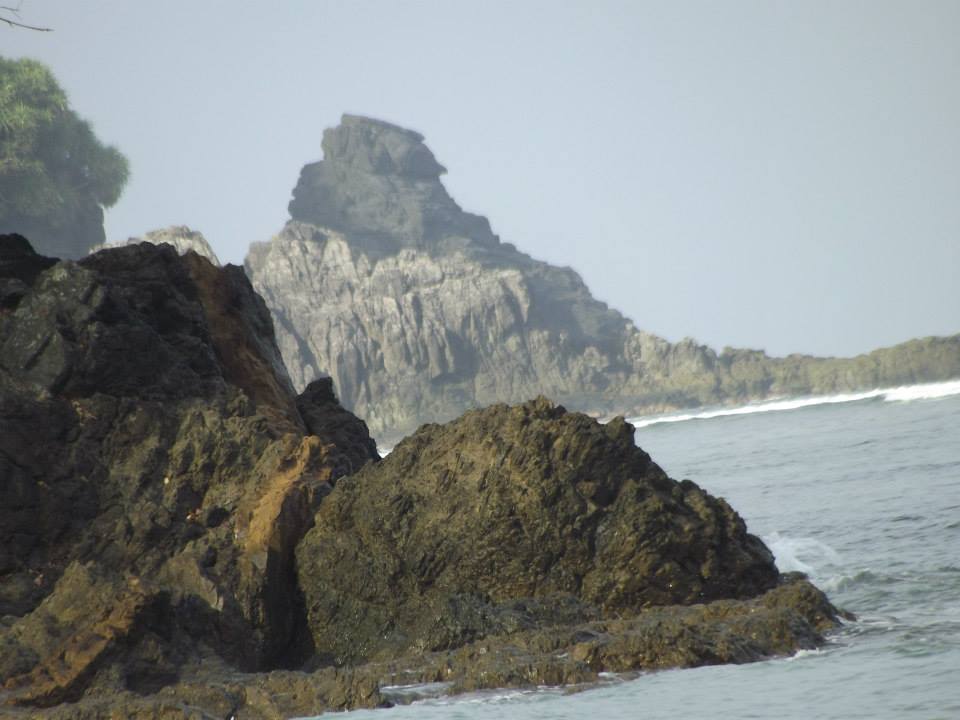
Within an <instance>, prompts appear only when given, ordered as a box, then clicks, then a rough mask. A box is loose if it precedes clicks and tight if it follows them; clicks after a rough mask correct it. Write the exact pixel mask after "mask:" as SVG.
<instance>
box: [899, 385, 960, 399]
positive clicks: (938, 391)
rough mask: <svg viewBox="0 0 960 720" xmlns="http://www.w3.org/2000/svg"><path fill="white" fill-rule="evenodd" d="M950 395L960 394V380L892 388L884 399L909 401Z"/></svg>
mask: <svg viewBox="0 0 960 720" xmlns="http://www.w3.org/2000/svg"><path fill="white" fill-rule="evenodd" d="M950 395H960V380H948V381H947V382H940V383H926V384H924V385H904V386H903V387H897V388H891V389H889V390H886V391H885V392H884V395H883V399H884V400H886V401H887V402H909V401H910V400H935V399H937V398H943V397H948V396H950Z"/></svg>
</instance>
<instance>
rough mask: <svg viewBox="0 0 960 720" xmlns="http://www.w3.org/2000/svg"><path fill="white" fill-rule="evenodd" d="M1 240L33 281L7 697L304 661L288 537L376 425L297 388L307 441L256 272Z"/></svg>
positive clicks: (17, 377) (16, 431) (11, 565)
mask: <svg viewBox="0 0 960 720" xmlns="http://www.w3.org/2000/svg"><path fill="white" fill-rule="evenodd" d="M2 248H3V249H2V251H0V276H2V277H0V282H2V281H3V280H10V279H13V280H16V281H18V282H20V283H21V285H22V287H21V289H20V290H19V292H20V293H21V294H20V297H19V298H18V299H17V300H16V302H15V303H14V302H11V303H10V304H9V305H8V306H7V307H6V309H5V310H4V311H3V312H2V313H0V616H6V617H4V619H3V622H2V623H0V648H2V652H0V684H2V685H3V687H5V688H6V691H7V692H8V693H9V694H8V696H7V701H8V702H14V703H17V704H30V705H51V704H55V703H59V702H63V701H74V700H77V699H79V698H81V697H84V696H86V695H87V694H89V693H90V692H94V691H96V692H104V691H107V690H112V691H115V692H119V691H123V692H127V691H129V692H132V693H138V694H149V693H153V692H154V691H156V690H158V689H160V688H161V687H164V686H166V685H170V684H172V683H175V682H177V681H178V679H180V678H181V675H182V673H183V671H184V668H189V667H191V666H193V665H195V664H196V663H199V662H200V661H201V660H203V661H204V662H209V661H210V658H221V659H222V662H224V663H226V666H225V667H230V666H232V667H235V668H240V669H245V670H261V669H270V668H276V667H286V666H294V665H297V664H298V663H300V662H302V660H303V659H305V658H306V657H308V656H309V655H310V653H311V645H310V641H309V638H310V636H309V633H307V632H305V631H304V629H305V615H304V611H303V606H302V602H301V598H300V596H299V594H298V592H297V588H296V577H295V573H294V565H293V559H294V558H293V550H294V547H295V545H296V544H297V542H298V541H299V540H300V538H301V537H302V536H303V534H304V533H305V532H306V531H307V529H308V528H309V527H310V525H311V523H312V522H313V515H314V513H315V511H316V507H317V505H318V503H319V501H320V499H321V498H322V497H323V495H324V494H326V493H327V492H328V491H329V488H330V487H331V485H332V484H333V483H335V482H336V480H337V478H338V477H339V476H340V475H342V474H343V473H345V472H347V471H348V470H349V469H352V468H355V467H359V466H360V465H361V464H362V463H363V462H364V460H368V459H375V458H376V449H375V446H374V445H373V444H372V442H371V441H370V440H369V436H368V435H367V434H366V427H365V426H364V425H363V423H362V422H360V421H358V420H357V419H356V418H355V417H353V416H352V415H350V414H349V413H347V412H345V411H343V409H342V408H340V407H339V406H338V405H337V404H336V402H335V400H334V399H333V398H328V399H327V401H326V402H325V403H321V404H317V403H314V404H311V403H310V402H309V401H301V404H302V405H303V407H305V408H309V410H310V425H311V427H312V428H313V429H314V430H315V431H316V432H315V433H313V434H311V433H308V431H307V429H306V428H307V423H306V422H305V421H304V418H303V417H301V415H300V410H299V409H298V398H297V397H296V396H295V395H294V393H293V390H292V387H291V385H290V381H289V379H288V378H287V375H286V371H285V370H284V368H283V363H282V360H281V359H280V356H279V352H278V351H277V349H276V345H275V343H274V336H273V326H272V323H271V320H270V316H269V314H268V312H267V310H266V307H265V306H264V304H263V301H262V300H261V299H260V298H259V297H258V296H257V295H256V294H255V293H254V292H253V291H252V289H251V287H250V284H249V282H247V280H246V277H245V276H244V274H243V272H242V270H240V269H239V268H236V267H232V266H227V267H226V268H223V269H219V268H216V267H214V266H213V265H211V264H210V263H209V262H208V261H207V260H205V259H203V258H201V257H199V256H198V255H195V254H188V255H187V256H185V257H180V256H179V255H178V254H177V253H176V252H175V250H174V249H173V248H171V247H169V246H161V247H157V246H154V245H151V244H148V243H144V244H140V245H134V246H130V247H123V248H119V249H114V250H106V251H103V252H100V253H97V254H95V255H92V256H90V257H88V258H85V259H84V260H81V261H79V262H59V263H57V262H56V261H54V260H50V259H45V258H41V257H39V256H36V255H35V254H34V253H33V252H32V250H30V249H29V246H26V245H25V244H24V243H23V242H22V239H14V242H10V243H4V244H3V246H2ZM325 413H329V416H327V415H325ZM342 437H349V438H352V439H353V441H354V444H353V446H351V447H349V448H348V449H346V450H345V451H340V450H339V449H338V446H337V443H338V442H340V438H342Z"/></svg>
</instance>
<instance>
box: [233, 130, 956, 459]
mask: <svg viewBox="0 0 960 720" xmlns="http://www.w3.org/2000/svg"><path fill="white" fill-rule="evenodd" d="M323 151H324V159H323V160H321V161H319V162H316V163H311V164H309V165H307V166H305V167H304V168H303V170H302V172H301V175H300V179H299V182H298V183H297V186H296V188H295V189H294V193H293V194H294V197H293V201H292V202H291V203H290V215H291V218H292V220H291V222H290V223H288V224H287V226H286V227H285V228H284V229H283V231H282V232H280V233H279V234H278V235H277V236H276V237H274V238H273V239H272V240H271V241H270V242H267V243H255V244H254V245H253V246H251V248H250V252H249V254H248V256H247V258H246V261H245V268H246V271H247V274H248V276H249V277H250V279H251V281H252V283H253V285H254V287H255V288H256V290H257V292H259V293H260V294H261V295H262V296H263V297H264V299H265V300H266V302H267V305H268V306H269V308H270V311H271V313H272V314H273V317H274V321H275V324H276V327H277V338H278V342H279V345H280V349H281V351H282V353H283V357H284V360H285V362H286V365H287V367H288V369H289V372H290V375H291V378H292V380H293V383H294V385H295V386H296V387H297V388H303V387H306V385H307V383H309V382H310V381H311V380H313V379H314V378H316V377H318V376H322V375H329V376H331V377H333V380H334V383H335V384H336V386H337V388H338V391H339V392H340V397H341V400H342V401H343V403H344V405H345V407H347V408H348V409H351V410H353V411H354V412H356V413H358V414H359V415H361V416H362V417H364V418H365V419H366V421H367V422H368V423H369V424H370V427H371V429H372V431H373V432H374V433H375V434H376V435H377V436H378V437H381V438H383V439H384V440H385V441H386V442H387V443H390V444H392V442H393V441H395V440H396V439H399V437H401V436H403V435H406V434H408V433H410V432H412V431H413V430H414V429H415V428H416V427H417V426H419V425H420V424H421V423H424V422H442V421H446V420H450V419H452V418H454V417H456V416H458V415H460V414H461V413H462V412H464V411H465V410H467V409H469V408H472V407H479V406H484V405H488V404H491V403H494V402H522V401H525V400H528V399H530V398H532V397H535V396H537V395H538V394H543V395H546V396H548V397H551V398H553V399H555V400H558V401H560V402H562V403H563V404H565V405H566V406H568V407H571V408H575V409H579V410H583V411H589V412H592V413H595V414H604V415H613V414H624V415H628V416H629V415H636V414H640V413H647V412H656V411H661V410H670V409H676V408H681V407H693V406H698V405H704V404H715V403H735V402H744V401H747V400H754V399H760V398H764V397H769V396H778V395H798V394H815V393H833V392H838V391H845V390H854V389H864V388H874V387H878V386H892V385H899V384H908V383H915V382H923V381H934V380H945V379H948V378H951V377H960V335H957V336H953V337H949V338H927V339H924V340H917V341H911V342H910V343H905V344H904V345H902V346H897V347H895V348H890V349H886V350H880V351H877V352H875V353H871V354H870V355H864V356H859V357H857V358H852V359H832V358H813V357H808V356H800V355H794V356H790V357H787V358H770V357H768V356H767V355H765V354H764V353H763V352H760V351H752V350H735V349H725V350H724V351H723V352H720V353H717V352H716V351H714V350H712V349H711V348H709V347H706V346H704V345H700V344H698V343H696V342H695V341H693V340H689V339H687V340H683V341H681V342H678V343H670V342H668V341H666V340H664V339H662V338H659V337H657V336H655V335H652V334H650V333H647V332H644V331H643V330H640V329H638V328H636V327H635V326H634V325H633V323H632V322H630V321H629V320H628V319H627V318H625V317H624V316H623V315H621V314H620V313H618V312H616V311H614V310H612V309H610V308H608V307H607V306H606V305H605V304H603V303H601V302H598V301H597V300H596V299H594V298H593V297H592V295H591V294H590V291H589V290H588V289H587V287H586V286H585V285H584V284H583V282H582V280H581V279H580V277H579V276H578V275H577V274H576V273H575V272H574V271H573V270H571V269H569V268H559V267H555V266H552V265H549V264H547V263H543V262H539V261H536V260H534V259H532V258H530V257H529V256H528V255H525V254H524V253H522V252H520V251H518V250H517V249H516V248H515V247H514V246H513V245H510V244H507V243H501V242H500V240H499V238H498V237H497V236H496V235H494V234H493V233H492V231H491V229H490V224H489V222H487V220H486V219H485V218H483V217H480V216H477V215H472V214H470V213H466V212H464V211H463V210H461V208H460V207H459V206H458V205H457V204H456V202H455V201H454V200H453V199H452V198H451V197H450V195H449V194H448V193H447V191H446V189H445V188H444V187H443V184H442V183H441V181H440V176H441V174H442V173H443V171H444V170H443V168H442V166H440V165H439V164H438V163H437V161H436V159H435V158H434V156H433V154H432V153H431V151H430V150H429V148H428V147H427V146H426V145H425V144H424V142H423V138H422V136H420V135H418V134H417V133H414V132H411V131H409V130H405V129H403V128H399V127H397V126H395V125H390V124H388V123H384V122H380V121H377V120H371V119H368V118H362V117H357V116H344V118H343V121H342V122H341V124H340V125H339V126H338V127H336V128H332V129H329V130H327V131H325V132H324V137H323Z"/></svg>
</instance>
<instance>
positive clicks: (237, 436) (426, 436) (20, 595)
mask: <svg viewBox="0 0 960 720" xmlns="http://www.w3.org/2000/svg"><path fill="white" fill-rule="evenodd" d="M404 157H405V156H404ZM417 162H420V161H417ZM0 289H3V293H4V294H3V295H2V307H0V715H3V716H4V717H30V718H34V717H49V718H118V717H130V718H229V717H235V718H269V719H271V720H273V719H278V718H288V717H292V716H303V715H312V714H316V713H319V712H322V711H325V710H343V709H349V708H357V707H377V706H381V705H386V704H389V703H391V702H402V701H407V700H409V699H410V697H412V696H410V695H401V696H397V695H396V694H393V693H391V691H390V689H389V688H390V686H395V685H402V684H411V683H430V684H431V686H430V687H433V688H439V689H440V691H442V692H458V691H464V690H470V689H481V688H492V687H502V686H527V685H531V684H570V685H573V686H578V687H579V686H589V685H590V684H594V683H596V682H597V681H598V679H599V678H600V676H599V673H601V672H616V673H621V672H624V673H632V672H637V671H643V670H652V669H658V668H662V667H677V666H680V667H687V666H694V665H700V664H706V663H718V662H747V661H752V660H759V659H762V658H764V657H768V656H771V655H776V654H783V653H789V652H792V651H794V650H796V649H798V648H803V647H814V646H816V645H817V644H819V643H821V642H822V641H823V636H822V633H823V632H825V631H826V630H828V629H829V628H830V627H832V626H833V625H834V624H835V622H836V621H837V614H836V611H835V609H834V608H832V607H831V606H830V604H829V602H828V601H827V600H826V598H825V597H824V596H823V595H822V594H821V593H820V592H819V591H817V590H816V589H815V588H814V587H813V586H811V585H810V584H809V583H807V582H806V581H805V580H803V579H801V578H797V577H781V576H779V575H778V573H777V570H776V568H775V567H774V565H773V562H772V558H771V556H770V553H769V551H768V550H767V549H766V548H765V547H764V546H763V544H762V543H761V542H760V541H759V540H757V539H756V538H754V537H752V536H751V535H749V534H748V533H747V532H746V528H745V527H744V525H743V522H742V521H741V520H740V518H739V517H738V516H737V515H736V513H735V512H734V511H733V510H732V509H731V508H730V507H729V506H728V505H727V504H726V503H725V502H724V501H722V500H721V499H717V498H712V497H710V496H709V495H707V494H706V493H704V492H703V491H701V490H700V489H699V488H698V487H697V486H696V485H694V484H693V483H689V482H681V483H677V482H675V481H673V480H670V479H669V478H667V477H666V475H664V473H663V472H662V471H661V470H660V469H659V468H658V467H657V466H656V465H655V464H654V463H653V462H652V461H651V460H650V458H649V457H648V456H647V455H646V453H644V452H643V451H642V450H640V449H638V448H636V447H635V445H634V443H633V433H632V430H631V428H630V426H629V425H628V424H627V423H625V422H623V421H622V420H615V421H613V422H611V423H608V424H607V425H600V424H598V423H596V422H594V421H593V420H591V419H589V418H587V417H585V416H583V415H580V414H577V413H569V412H566V411H565V410H563V408H561V407H558V406H555V405H554V404H553V403H551V402H549V401H547V400H543V399H540V400H537V401H533V402H530V403H527V404H524V405H521V406H517V407H507V406H502V405H501V406H495V407H492V408H488V409H486V410H482V411H475V412H471V413H468V414H467V415H465V416H464V417H463V418H462V419H460V420H458V421H456V422H453V423H451V424H449V425H446V426H437V425H433V426H426V427H424V428H423V429H422V430H421V431H420V432H418V433H417V434H416V435H414V436H413V437H411V438H410V439H409V440H407V441H406V442H404V443H403V444H401V445H400V446H399V447H398V448H397V449H396V450H395V451H394V452H393V453H392V454H391V455H390V456H389V458H388V459H387V460H386V461H380V462H378V461H377V453H376V446H375V445H374V443H373V442H372V440H371V439H370V437H369V434H368V432H367V428H366V426H365V424H364V423H363V422H362V421H360V420H358V419H357V418H356V417H355V416H353V415H352V414H351V413H349V412H348V411H346V410H344V408H343V407H342V406H341V405H340V404H339V403H338V402H337V399H336V396H335V394H334V389H333V383H332V382H331V381H330V380H329V379H321V380H318V381H316V382H314V383H311V384H310V385H309V386H307V387H306V389H305V390H304V392H302V393H301V394H299V395H296V394H295V393H294V391H293V389H292V386H291V383H290V380H289V378H288V377H287V374H286V372H285V370H284V367H283V362H282V359H281V357H280V353H279V351H278V349H277V346H276V344H275V342H274V335H273V326H272V323H271V320H270V316H269V313H268V312H267V309H266V306H265V305H264V303H263V301H262V300H261V299H260V298H259V297H258V296H257V295H256V294H255V293H254V292H253V290H252V288H251V286H250V283H249V282H248V281H247V279H246V277H245V276H244V274H243V272H242V271H241V270H240V269H239V268H235V267H231V266H227V267H225V268H217V267H215V266H214V265H212V264H211V263H210V262H208V261H207V260H206V259H204V258H202V257H200V256H199V255H197V254H195V253H192V252H187V253H186V255H184V256H182V257H181V256H180V255H179V254H178V253H177V252H176V250H175V249H174V248H173V247H171V246H169V245H159V246H157V245H154V244H150V243H141V244H135V245H131V246H127V247H121V248H116V249H108V250H104V251H102V252H99V253H96V254H94V255H91V256H89V257H87V258H85V259H83V260H81V261H79V262H69V261H66V262H57V261H55V260H53V259H50V258H43V257H41V256H38V255H36V254H35V253H33V251H32V250H31V249H30V247H29V244H28V243H26V241H24V240H23V238H19V237H15V236H4V237H0Z"/></svg>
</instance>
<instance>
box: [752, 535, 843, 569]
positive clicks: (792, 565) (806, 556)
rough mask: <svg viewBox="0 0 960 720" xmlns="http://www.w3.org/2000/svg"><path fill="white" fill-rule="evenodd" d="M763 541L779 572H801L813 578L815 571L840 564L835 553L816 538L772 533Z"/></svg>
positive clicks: (838, 557)
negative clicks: (771, 554)
mask: <svg viewBox="0 0 960 720" xmlns="http://www.w3.org/2000/svg"><path fill="white" fill-rule="evenodd" d="M763 541H764V542H765V543H766V544H767V547H768V548H770V552H772V553H773V556H774V558H775V559H776V561H777V567H778V568H779V569H780V572H802V573H806V574H807V575H811V576H815V575H816V574H817V571H822V570H823V569H824V568H825V567H827V566H831V565H832V566H837V565H840V563H841V560H840V555H838V554H837V551H836V550H834V549H833V548H832V547H830V546H829V545H827V544H826V543H824V542H821V541H819V540H817V539H816V538H812V537H799V538H792V537H787V536H786V535H781V534H780V533H778V532H773V533H771V534H770V535H768V536H766V537H764V538H763Z"/></svg>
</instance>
